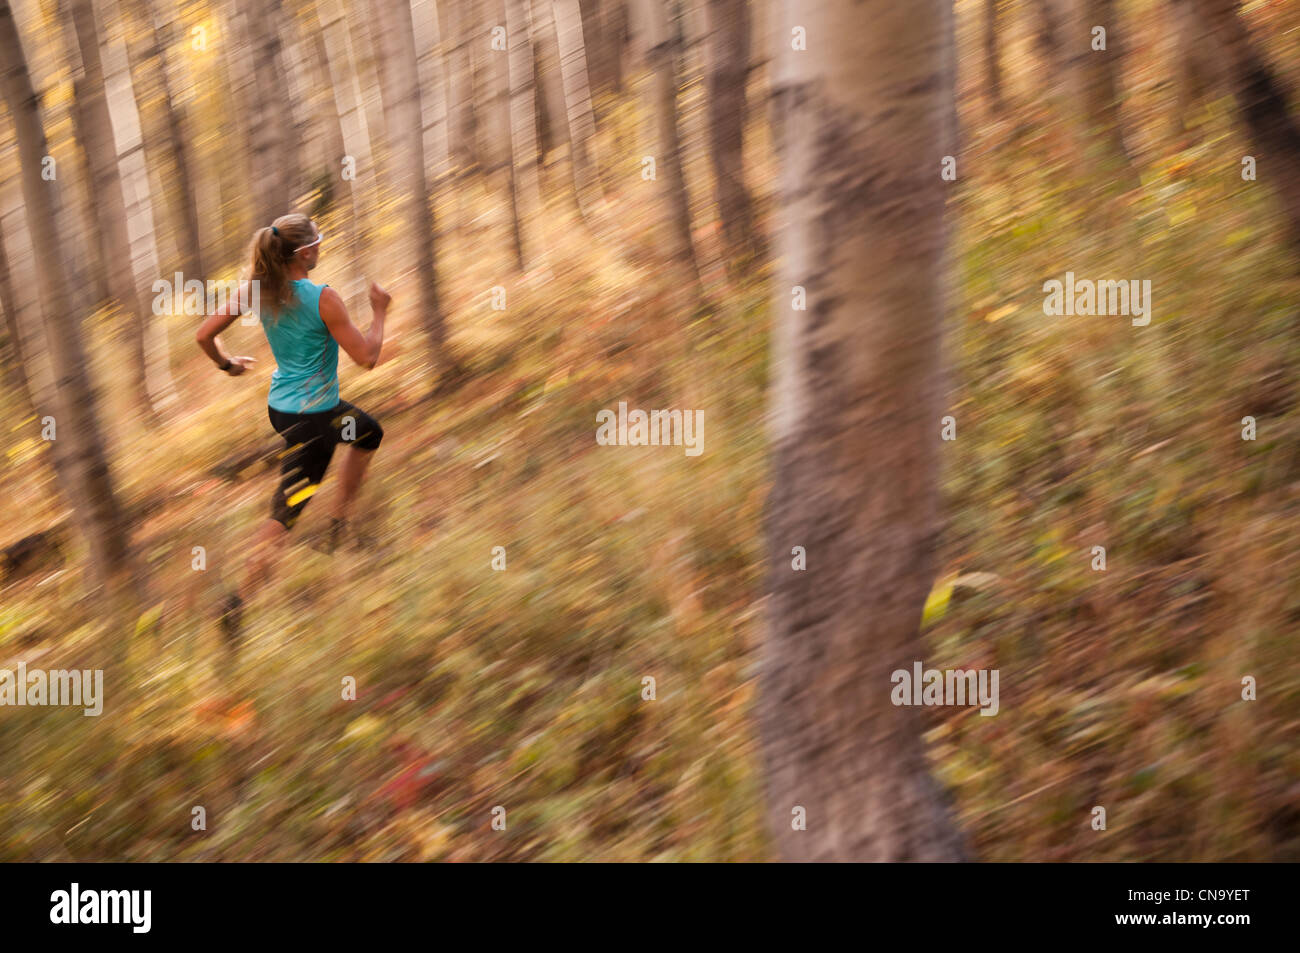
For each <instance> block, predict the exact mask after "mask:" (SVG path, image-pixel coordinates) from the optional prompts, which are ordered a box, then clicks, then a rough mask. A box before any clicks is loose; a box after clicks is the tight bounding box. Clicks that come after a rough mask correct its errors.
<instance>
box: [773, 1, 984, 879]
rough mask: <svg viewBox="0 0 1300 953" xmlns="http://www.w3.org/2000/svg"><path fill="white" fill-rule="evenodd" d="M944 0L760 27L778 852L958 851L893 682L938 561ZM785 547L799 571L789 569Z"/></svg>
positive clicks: (832, 856) (822, 7) (813, 856)
mask: <svg viewBox="0 0 1300 953" xmlns="http://www.w3.org/2000/svg"><path fill="white" fill-rule="evenodd" d="M946 3H947V0H917V2H914V3H909V4H900V3H897V2H895V0H825V2H822V3H820V4H818V5H815V6H813V7H811V8H810V7H806V6H797V7H796V5H794V4H793V3H792V2H787V5H786V13H787V14H788V15H789V19H788V20H786V22H791V23H798V24H799V25H801V26H804V27H805V28H806V30H807V44H808V48H807V50H805V51H795V50H791V48H790V39H789V33H787V32H783V31H782V30H781V29H779V28H778V29H776V30H775V37H776V51H775V56H774V60H773V69H774V77H773V97H774V102H773V123H774V133H775V141H776V150H777V157H778V160H779V164H780V183H779V188H780V192H779V211H780V218H781V227H780V230H779V234H778V238H777V252H778V254H777V260H778V261H779V262H780V266H779V275H778V279H777V281H776V282H775V284H776V288H775V299H774V309H775V315H776V318H775V321H776V326H775V328H774V341H773V347H772V357H773V360H774V362H775V379H774V386H773V397H772V402H773V406H772V420H773V431H772V441H773V446H774V456H773V480H774V485H773V489H772V495H771V498H770V501H769V506H768V512H767V518H766V519H767V523H766V536H767V546H768V572H769V590H770V593H771V602H770V608H769V616H768V627H767V632H766V634H765V637H764V645H763V650H762V674H761V681H760V694H759V703H758V713H759V724H760V732H761V736H762V740H763V748H764V752H765V758H766V773H767V797H768V816H769V819H770V825H771V829H772V832H773V837H774V843H775V846H776V849H777V851H778V853H779V855H780V856H781V857H782V858H784V859H786V860H795V861H903V860H912V861H950V860H958V859H962V858H963V857H964V850H963V846H962V839H961V837H960V835H959V834H958V832H957V830H956V829H955V827H954V824H953V819H952V816H951V813H950V811H949V809H948V807H947V806H946V804H945V798H944V796H943V795H942V793H941V791H940V790H938V789H937V787H936V785H935V784H934V782H933V781H932V779H931V777H930V774H929V770H928V767H927V764H926V756H925V748H924V744H923V741H922V730H923V725H922V723H921V719H920V718H919V717H918V713H917V710H916V709H914V708H910V707H896V706H895V705H893V704H892V703H891V697H890V696H891V690H892V688H893V684H892V681H891V673H892V672H894V671H895V670H897V669H906V670H908V671H909V672H910V671H911V669H912V663H913V662H914V661H918V660H923V659H924V648H923V645H922V642H921V640H920V638H919V636H918V626H919V624H920V620H921V610H922V606H923V604H924V602H925V598H926V594H927V592H928V590H929V588H930V585H931V583H932V581H933V578H934V572H935V560H934V549H935V543H936V536H937V529H938V520H937V517H938V513H937V510H938V499H939V484H938V477H939V453H938V450H939V447H940V442H939V438H940V418H941V416H942V412H943V410H942V408H943V405H942V403H941V398H942V390H941V379H940V378H941V355H940V350H941V347H940V345H941V326H942V323H943V316H944V311H945V301H944V298H945V286H946V281H947V275H946V271H947V267H948V256H947V229H946V227H945V223H944V196H945V192H944V189H943V188H942V187H941V185H940V182H939V162H940V158H941V156H942V155H943V154H944V153H943V150H944V149H945V148H946V147H948V146H949V145H950V144H951V134H952V130H951V121H950V112H951V107H952V102H953V96H954V91H953V88H952V86H951V73H950V70H949V63H950V56H951V44H952V43H953V36H952V31H951V28H950V23H951V20H950V19H949V17H948V15H947V11H946V9H945V5H946ZM796 10H797V17H795V15H794V14H795V12H796ZM777 22H778V23H779V22H781V18H780V17H778V18H777ZM792 289H802V290H803V291H804V293H806V295H807V301H806V309H799V310H796V309H795V308H794V307H792V304H797V300H796V299H795V298H794V297H793V296H792ZM794 547H803V548H804V551H805V553H806V560H807V563H806V565H807V569H806V571H798V570H797V569H794V568H792V549H793V548H794ZM801 817H803V818H806V829H798V827H799V823H798V822H799V821H800V818H801Z"/></svg>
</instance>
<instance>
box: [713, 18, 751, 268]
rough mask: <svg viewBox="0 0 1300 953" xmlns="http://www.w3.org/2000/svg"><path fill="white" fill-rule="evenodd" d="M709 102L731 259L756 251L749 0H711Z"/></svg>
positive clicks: (743, 259)
mask: <svg viewBox="0 0 1300 953" xmlns="http://www.w3.org/2000/svg"><path fill="white" fill-rule="evenodd" d="M708 13H709V27H708V37H709V39H708V43H709V60H710V62H709V68H708V91H709V95H708V108H709V138H710V140H711V145H712V149H711V152H712V158H713V179H714V189H715V195H716V196H717V202H718V214H719V215H720V217H721V218H722V234H723V238H724V241H725V243H726V246H727V257H728V261H729V263H734V264H741V265H745V266H747V265H748V264H749V263H751V262H752V260H753V258H754V256H755V254H756V246H755V235H754V217H753V211H752V203H751V201H750V197H749V190H748V189H746V188H745V150H744V136H745V121H746V118H747V115H748V109H747V106H746V99H745V87H746V83H747V80H748V78H749V46H750V18H749V3H748V0H709V2H708Z"/></svg>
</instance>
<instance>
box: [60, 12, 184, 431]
mask: <svg viewBox="0 0 1300 953" xmlns="http://www.w3.org/2000/svg"><path fill="white" fill-rule="evenodd" d="M68 12H69V13H70V15H71V16H70V18H71V21H72V22H71V24H70V25H69V26H68V27H67V29H68V30H69V32H70V33H71V34H72V35H71V36H70V37H69V39H70V46H72V49H71V50H70V55H71V56H72V59H73V62H78V61H79V62H80V67H81V68H80V70H79V72H78V73H77V75H76V78H75V79H74V81H73V95H74V103H73V119H74V125H75V127H76V133H77V138H78V139H79V140H80V142H81V147H82V149H83V151H84V154H85V157H86V168H87V172H88V176H89V181H90V183H91V184H92V189H91V193H90V203H91V206H92V216H93V219H94V221H95V222H96V224H97V225H98V228H97V229H96V231H97V234H98V237H99V250H100V255H101V257H102V260H103V261H104V263H105V266H106V267H107V270H108V275H109V287H110V288H111V290H112V292H113V297H114V298H116V299H117V301H118V302H119V304H120V305H121V306H122V310H123V311H124V312H125V313H126V316H127V324H126V328H127V333H126V339H127V341H128V342H129V344H130V348H131V358H132V375H131V387H132V390H133V392H134V395H135V402H136V405H137V407H138V408H139V412H140V414H141V415H142V417H143V418H144V420H145V422H146V423H147V424H149V425H151V426H153V425H156V424H157V422H158V421H157V410H158V407H157V403H158V402H159V401H164V402H165V401H167V400H169V399H170V398H171V397H172V391H171V374H170V370H169V369H168V367H167V347H166V337H165V331H164V332H163V335H162V337H161V339H160V338H159V335H158V334H157V333H156V329H155V327H154V321H153V320H152V318H153V314H152V309H151V306H150V305H149V304H147V301H148V299H146V297H145V296H144V295H142V294H141V293H140V287H141V285H140V284H139V278H140V275H139V274H138V273H137V271H136V264H137V261H138V258H137V256H147V255H148V254H149V251H150V249H152V247H153V236H152V215H151V213H150V212H149V209H148V173H147V171H146V170H145V169H144V165H143V154H142V152H141V146H140V142H139V128H138V125H139V123H138V119H137V120H136V124H135V128H134V130H128V131H127V136H124V137H123V140H124V141H123V143H122V145H123V146H125V147H126V148H125V149H124V150H122V151H125V152H126V153H127V155H128V157H129V161H130V165H131V169H130V170H129V176H130V193H131V196H132V200H133V201H132V202H131V207H130V208H128V203H127V201H126V191H124V189H126V187H127V182H126V181H124V180H125V178H126V175H124V172H126V170H125V169H124V167H123V165H122V164H121V163H120V161H119V155H120V152H119V148H118V145H119V142H118V137H117V135H116V130H115V128H114V120H113V109H112V104H111V101H112V102H116V104H117V108H118V113H119V116H118V126H119V127H120V126H121V125H122V123H123V120H124V119H125V118H126V117H125V112H126V109H127V108H128V106H129V109H130V112H131V115H132V117H134V114H135V105H134V98H133V96H132V93H131V88H130V76H129V73H125V67H126V62H125V60H126V56H125V51H123V50H121V49H120V48H119V47H116V46H115V47H114V50H115V51H116V53H117V54H118V55H116V56H114V57H113V59H112V60H111V61H110V63H109V66H110V69H111V71H112V74H113V83H112V87H113V88H112V89H111V90H110V89H108V88H107V86H106V76H105V63H104V61H103V59H102V58H101V53H100V44H99V31H98V28H97V26H96V23H95V12H94V7H93V5H92V3H91V0H68ZM124 79H125V84H124V83H123V80H124ZM124 86H125V88H123V87H124ZM124 97H125V98H128V99H130V100H131V102H129V103H126V102H123V101H122V100H123V98H124ZM131 131H133V132H134V137H133V139H131V140H130V141H127V138H128V136H129V135H130V132H131ZM141 174H143V176H144V182H143V192H144V194H143V195H141V194H140V193H141V189H142V183H141V181H140V177H141ZM132 218H134V219H135V221H134V228H132V224H133V223H132V221H131V219H132ZM144 218H148V219H149V221H148V222H147V223H146V222H145V221H143V219H144ZM133 233H134V234H133ZM133 239H134V242H133ZM153 265H154V267H153V269H152V273H153V275H154V276H157V275H158V268H157V254H156V252H154V254H153ZM141 267H144V268H147V267H148V266H147V265H141ZM159 352H161V356H160V354H159Z"/></svg>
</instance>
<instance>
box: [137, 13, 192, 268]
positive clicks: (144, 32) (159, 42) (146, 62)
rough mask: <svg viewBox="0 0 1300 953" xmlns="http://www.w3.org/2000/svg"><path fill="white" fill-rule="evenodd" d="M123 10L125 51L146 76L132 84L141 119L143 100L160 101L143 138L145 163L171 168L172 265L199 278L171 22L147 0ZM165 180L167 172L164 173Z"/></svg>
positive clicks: (187, 147) (189, 140) (187, 141)
mask: <svg viewBox="0 0 1300 953" xmlns="http://www.w3.org/2000/svg"><path fill="white" fill-rule="evenodd" d="M128 12H129V13H130V14H131V15H132V18H133V21H134V22H133V26H134V27H135V31H133V34H132V35H133V36H134V37H138V39H134V40H133V41H132V43H131V46H130V51H129V57H130V59H131V60H132V61H133V62H135V63H136V64H137V65H140V66H142V67H143V68H144V70H145V76H146V80H145V82H143V83H138V84H137V85H136V104H137V109H138V111H139V113H140V117H141V121H142V122H145V121H146V118H147V117H148V116H149V110H147V109H146V106H145V104H146V101H148V100H149V99H151V98H153V97H154V96H157V97H158V99H159V100H160V102H161V107H160V111H161V117H162V118H161V121H160V122H154V123H149V124H148V127H147V128H148V133H147V134H146V135H145V137H144V138H145V141H146V143H148V146H147V149H148V152H149V157H150V164H151V165H153V166H154V167H155V168H161V169H166V170H167V171H168V172H170V177H169V178H170V179H171V181H172V182H173V185H172V188H171V194H170V201H168V202H167V203H166V204H167V205H168V206H169V209H170V213H171V228H172V231H173V232H174V236H175V245H176V251H177V260H176V265H177V267H179V268H180V269H181V270H182V271H184V272H185V274H186V277H193V278H202V277H203V276H204V271H203V249H202V240H201V239H202V235H203V231H202V230H201V229H200V227H199V208H198V203H197V201H196V200H195V190H194V180H193V173H192V172H191V158H190V153H191V149H192V142H193V136H192V135H191V134H190V133H188V132H187V131H186V126H187V124H188V117H187V116H186V114H185V112H186V111H185V109H184V107H182V106H181V105H180V104H179V102H178V101H177V98H176V96H175V95H174V94H173V92H172V79H171V74H170V65H169V60H168V57H169V47H170V46H171V43H172V41H173V39H174V35H175V34H174V30H175V28H174V26H173V24H172V21H171V20H170V19H169V18H168V17H166V16H160V15H159V13H158V11H157V9H156V8H155V7H154V5H153V4H152V3H151V2H150V0H131V2H130V3H129V6H128ZM164 181H167V178H164Z"/></svg>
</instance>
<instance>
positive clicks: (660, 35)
mask: <svg viewBox="0 0 1300 953" xmlns="http://www.w3.org/2000/svg"><path fill="white" fill-rule="evenodd" d="M637 2H638V12H639V19H638V23H637V27H636V29H637V32H638V33H639V35H640V39H639V42H638V43H637V48H638V49H639V50H640V51H641V53H642V56H643V58H644V61H645V65H646V67H647V68H648V70H649V72H650V101H649V103H648V104H647V106H648V108H647V112H648V113H649V114H650V116H651V117H653V121H654V130H655V140H656V142H655V147H654V149H653V150H651V152H650V154H651V155H653V156H654V159H655V169H656V171H655V176H656V179H655V181H656V183H657V184H658V186H659V188H660V189H661V190H662V193H663V195H664V198H665V201H664V203H663V207H664V214H665V216H666V221H665V223H664V224H665V226H666V227H665V229H664V241H665V243H666V246H667V253H668V258H669V260H670V261H673V262H675V263H677V264H678V265H680V266H682V267H683V268H684V269H685V270H686V271H687V273H688V274H689V276H690V278H691V280H692V281H693V282H695V283H698V281H699V270H698V267H697V265H696V261H695V247H694V243H693V242H692V239H691V203H690V197H689V194H688V193H687V191H686V177H685V173H684V171H683V169H682V144H681V134H680V132H679V130H678V126H677V87H678V75H679V74H678V70H679V63H678V54H679V47H680V42H679V37H678V32H677V30H676V28H675V25H674V23H673V22H672V21H671V20H670V19H669V15H668V2H669V0H637Z"/></svg>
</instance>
